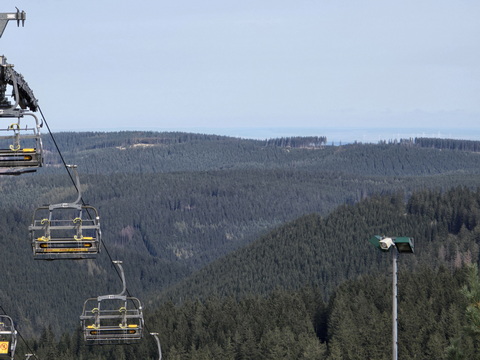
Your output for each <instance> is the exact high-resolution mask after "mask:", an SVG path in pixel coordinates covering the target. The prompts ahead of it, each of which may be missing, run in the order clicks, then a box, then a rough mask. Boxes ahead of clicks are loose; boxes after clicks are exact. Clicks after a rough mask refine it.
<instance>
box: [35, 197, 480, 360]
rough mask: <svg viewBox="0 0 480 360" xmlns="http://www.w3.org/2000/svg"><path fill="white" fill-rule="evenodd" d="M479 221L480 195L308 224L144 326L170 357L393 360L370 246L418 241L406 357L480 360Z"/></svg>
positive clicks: (388, 204)
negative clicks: (373, 238)
mask: <svg viewBox="0 0 480 360" xmlns="http://www.w3.org/2000/svg"><path fill="white" fill-rule="evenodd" d="M479 221H480V191H471V190H468V189H466V188H456V189H452V190H450V191H447V192H445V193H441V192H436V191H423V192H419V193H415V194H414V195H413V196H412V197H411V199H410V200H409V201H407V202H405V201H403V198H402V197H401V196H399V195H396V196H381V197H372V198H370V199H367V200H364V201H362V202H360V203H358V204H356V205H347V206H342V207H340V208H339V209H337V210H335V211H334V212H333V213H331V214H330V215H328V216H326V217H324V218H323V219H322V218H316V217H314V216H309V217H305V218H301V219H298V220H297V221H295V222H292V223H290V224H287V225H285V226H282V227H280V228H279V229H277V231H275V232H273V233H272V234H271V235H267V236H264V237H262V238H260V239H258V240H257V241H255V242H254V243H253V244H252V245H250V246H248V247H246V248H245V249H239V250H237V251H235V252H234V253H233V254H232V255H228V256H226V257H225V258H223V259H221V260H218V261H216V262H214V263H213V264H211V265H209V266H207V268H206V271H203V270H202V271H200V272H199V273H198V274H195V275H194V276H192V277H191V278H190V279H187V280H186V281H185V282H184V283H183V284H182V285H181V286H176V287H175V289H174V291H173V292H167V294H170V296H171V295H172V294H174V295H177V296H180V297H181V299H176V300H177V301H178V300H181V302H180V303H176V302H171V301H168V300H165V299H162V300H160V301H159V300H152V301H151V302H150V303H149V304H148V306H150V307H152V311H150V312H149V316H148V317H147V324H148V326H149V327H150V328H151V329H155V331H158V332H159V333H160V338H161V341H162V346H163V354H164V356H165V358H166V359H232V360H233V359H320V360H321V359H325V360H334V359H335V360H336V359H344V360H354V359H358V358H362V359H372V360H373V359H375V360H376V359H385V360H387V359H389V358H391V345H390V336H388V334H390V333H391V273H390V266H391V260H390V259H391V257H390V256H389V255H390V254H388V253H383V252H381V251H379V250H378V249H376V248H374V247H373V246H371V244H370V243H369V242H368V236H369V234H375V233H384V234H398V235H408V236H411V235H413V236H415V253H414V254H402V255H401V256H400V259H399V261H400V269H399V290H398V291H399V356H400V358H402V359H419V358H420V359H458V358H462V359H467V358H468V359H477V358H478V350H479V349H480V348H479V345H480V343H479V342H478V340H476V335H475V334H472V333H470V332H468V331H467V330H466V329H467V326H476V325H475V323H470V321H469V317H468V312H467V311H466V310H467V307H468V305H469V304H470V301H471V299H470V298H469V297H468V296H466V294H468V291H475V289H477V290H478V286H480V278H479V276H478V273H474V274H473V275H474V276H473V277H471V278H469V277H468V274H469V272H470V269H469V268H466V266H471V265H472V264H476V262H477V261H478V255H479V248H478V243H479V241H480V237H479V236H478V234H479V228H478V226H479V225H478V224H479ZM355 269H357V270H355ZM469 289H472V290H469ZM476 294H477V295H480V294H479V293H476ZM154 304H156V305H154ZM475 304H476V303H474V304H473V305H474V306H475ZM153 309H155V310H154V311H153ZM42 337H43V338H44V339H43V340H41V341H37V342H36V343H32V345H31V346H32V347H34V348H35V349H36V351H37V352H38V354H50V356H57V357H61V358H63V359H77V358H82V357H88V358H90V359H113V358H122V357H124V358H126V359H154V358H155V356H156V355H155V354H156V353H155V351H156V350H155V346H154V343H153V341H152V339H151V338H146V339H145V340H144V341H142V343H141V344H138V345H136V346H127V347H122V346H116V347H113V348H110V347H106V348H105V347H101V348H98V347H96V348H95V347H94V348H92V347H90V348H88V347H86V346H85V345H84V344H82V341H81V339H78V333H71V332H69V333H65V334H63V335H62V337H61V340H60V341H57V340H55V339H54V338H53V334H52V333H51V331H49V330H48V329H45V331H44V332H43V335H42ZM111 353H114V354H115V357H112V355H109V354H111ZM459 354H464V356H466V357H461V356H460V357H458V356H459Z"/></svg>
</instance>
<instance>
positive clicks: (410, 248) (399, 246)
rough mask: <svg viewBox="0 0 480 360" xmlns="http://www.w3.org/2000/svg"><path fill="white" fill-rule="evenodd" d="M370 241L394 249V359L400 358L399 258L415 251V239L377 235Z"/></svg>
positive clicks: (385, 250)
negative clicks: (400, 255)
mask: <svg viewBox="0 0 480 360" xmlns="http://www.w3.org/2000/svg"><path fill="white" fill-rule="evenodd" d="M369 241H370V243H371V244H372V245H373V246H375V247H376V248H378V249H380V250H382V251H384V252H387V251H390V249H392V248H393V251H392V359H393V360H398V318H397V312H398V311H397V298H398V296H397V293H398V286H397V258H398V253H410V254H413V252H414V248H415V246H414V241H413V238H411V237H406V236H400V237H386V236H380V235H375V236H373V237H372V238H370V239H369Z"/></svg>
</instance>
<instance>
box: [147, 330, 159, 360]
mask: <svg viewBox="0 0 480 360" xmlns="http://www.w3.org/2000/svg"><path fill="white" fill-rule="evenodd" d="M150 335H152V336H153V337H154V338H155V341H156V342H157V347H158V356H159V358H158V360H162V348H161V346H160V339H159V338H158V333H155V332H152V333H150Z"/></svg>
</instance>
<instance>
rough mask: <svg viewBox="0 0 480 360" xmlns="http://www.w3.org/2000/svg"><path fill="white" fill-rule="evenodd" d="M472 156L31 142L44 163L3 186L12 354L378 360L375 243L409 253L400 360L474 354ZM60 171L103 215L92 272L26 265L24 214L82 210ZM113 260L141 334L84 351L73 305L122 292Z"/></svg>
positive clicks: (184, 139)
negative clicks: (66, 207)
mask: <svg viewBox="0 0 480 360" xmlns="http://www.w3.org/2000/svg"><path fill="white" fill-rule="evenodd" d="M477 146H478V144H476V143H475V142H470V141H468V142H464V143H462V142H461V141H458V140H446V139H425V138H419V139H402V140H398V141H397V140H395V141H385V142H380V143H378V144H362V143H353V144H348V145H342V146H331V145H327V139H326V137H320V136H319V137H303V138H300V137H298V138H282V139H269V140H265V141H260V140H249V139H239V138H231V137H225V136H216V135H206V134H191V133H161V132H138V131H137V132H85V133H76V132H63V133H52V134H48V135H43V151H44V159H45V160H44V161H45V162H44V164H43V166H42V167H40V168H39V169H37V171H36V172H32V173H24V174H21V175H19V176H7V175H4V176H1V177H0V188H1V190H2V195H3V196H2V199H1V203H0V212H1V216H0V222H1V226H0V234H1V235H0V243H1V246H2V249H4V251H3V253H2V254H3V256H2V261H1V271H0V284H1V286H0V299H1V303H0V306H1V308H0V310H1V311H2V312H3V313H4V314H5V315H8V316H9V317H11V318H12V319H13V321H14V324H15V328H16V330H17V331H18V334H19V336H18V339H17V347H16V355H15V358H18V359H20V358H23V357H24V354H32V355H31V358H32V359H65V360H69V359H94V360H97V359H98V360H110V359H112V360H113V359H128V360H135V359H142V360H145V359H158V358H159V352H158V346H157V343H156V341H155V338H154V337H153V336H151V335H150V333H158V339H159V342H160V344H161V352H162V359H180V360H183V359H232V360H238V359H327V360H333V359H390V358H391V331H392V330H391V322H392V283H391V277H392V269H391V261H392V260H391V256H389V253H384V252H382V251H379V250H378V249H376V248H375V247H374V246H372V244H370V243H369V238H371V237H372V236H373V235H377V234H379V235H386V236H408V237H411V238H413V239H414V240H415V251H414V254H399V258H398V268H399V271H398V353H399V358H401V359H477V358H480V355H478V353H479V347H480V343H479V341H478V334H479V332H480V325H479V322H478V317H479V316H480V309H479V308H478V303H479V301H480V290H479V289H480V278H479V274H478V267H477V266H478V260H479V244H480V187H479V185H480V176H479V175H480V174H479V173H480V157H479V153H478V151H477V149H478V147H477ZM64 161H66V163H68V164H75V165H77V168H76V170H77V171H78V175H79V179H80V187H81V195H82V201H83V202H84V204H85V206H87V205H88V206H94V207H95V208H96V209H97V210H98V214H99V217H100V223H101V229H102V244H101V248H100V252H99V253H98V254H97V255H96V256H95V258H90V259H76V260H75V259H61V260H58V259H56V260H51V261H45V260H44V259H38V258H36V257H35V256H36V255H35V253H33V254H32V243H33V242H35V241H37V239H36V238H35V239H32V237H31V233H32V223H33V222H34V220H35V219H34V213H35V210H36V209H38V208H39V207H44V206H47V207H48V205H52V204H62V203H69V204H70V203H74V202H75V199H76V198H77V196H78V192H77V189H76V184H75V181H72V180H75V178H74V176H73V177H72V175H73V172H72V169H71V168H68V167H65V166H64ZM51 229H52V234H53V229H54V227H53V225H52V228H51ZM52 236H53V235H52ZM44 242H45V243H49V242H48V241H44ZM112 260H121V261H122V265H123V269H124V274H125V280H126V293H127V294H128V297H135V298H138V299H139V300H140V301H141V303H142V309H143V321H144V323H143V329H142V330H143V334H142V335H143V336H142V337H141V339H138V340H137V341H131V342H129V344H123V343H115V344H105V345H97V344H93V345H92V344H91V343H89V341H86V339H85V336H86V335H85V328H84V326H85V322H84V321H81V316H82V315H84V316H85V314H83V313H82V307H83V305H84V302H85V301H86V300H87V299H89V298H94V299H96V298H97V297H99V296H101V295H106V294H118V293H119V292H120V291H121V289H122V279H121V276H119V272H118V269H117V267H116V266H115V264H113V263H112ZM96 311H97V310H96V309H95V308H94V309H92V310H91V311H89V312H88V313H89V314H90V313H91V314H93V315H92V316H94V314H95V313H96ZM117 325H118V324H116V325H115V326H117ZM89 326H93V325H89ZM88 329H93V330H92V332H95V331H98V330H99V328H93V327H92V328H88Z"/></svg>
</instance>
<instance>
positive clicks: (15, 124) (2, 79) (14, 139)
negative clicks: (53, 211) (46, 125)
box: [0, 14, 43, 175]
mask: <svg viewBox="0 0 480 360" xmlns="http://www.w3.org/2000/svg"><path fill="white" fill-rule="evenodd" d="M0 15H1V14H0ZM7 85H11V86H12V88H13V90H12V95H13V97H14V99H15V103H14V104H11V103H10V102H9V100H8V99H7V98H6V97H5V91H6V89H7ZM37 109H38V104H37V99H35V97H34V95H33V92H32V90H31V89H30V87H29V86H28V84H27V83H26V81H25V80H24V79H23V76H22V75H21V74H19V73H17V72H16V71H15V70H13V65H11V64H7V62H6V58H5V57H4V56H0V120H1V119H7V120H8V122H7V123H6V124H5V125H4V126H0V168H1V169H0V175H20V174H22V173H26V172H33V171H36V168H38V167H41V166H42V165H43V145H42V139H41V136H40V128H41V127H42V125H43V124H42V123H41V122H40V121H39V120H38V118H37V116H36V115H35V114H34V113H33V111H36V110H37ZM26 117H28V119H33V121H29V120H28V121H27V118H26ZM30 117H31V118H30ZM22 119H24V120H23V123H22V121H21V120H22Z"/></svg>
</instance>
